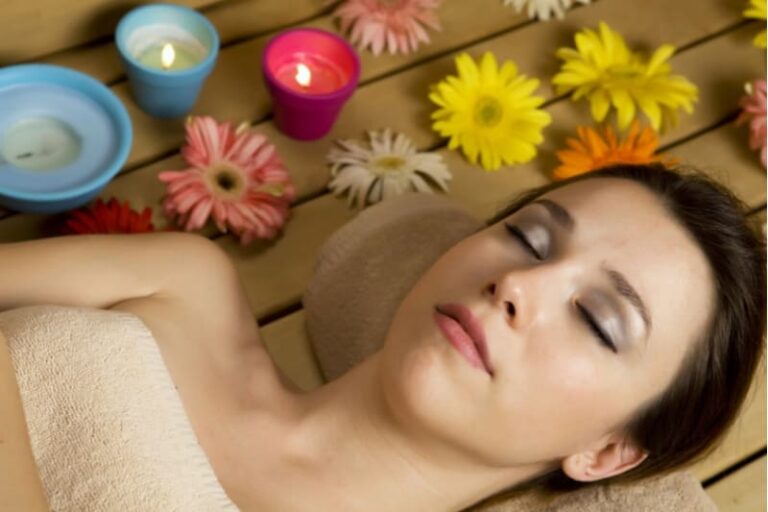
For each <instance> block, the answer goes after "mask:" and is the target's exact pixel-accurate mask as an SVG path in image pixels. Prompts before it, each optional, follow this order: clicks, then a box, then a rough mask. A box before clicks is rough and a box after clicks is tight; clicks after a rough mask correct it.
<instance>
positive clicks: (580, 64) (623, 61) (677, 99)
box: [552, 22, 698, 131]
mask: <svg viewBox="0 0 768 512" xmlns="http://www.w3.org/2000/svg"><path fill="white" fill-rule="evenodd" d="M575 41H576V48H575V49H574V48H560V49H558V50H557V52H556V55H557V57H558V58H560V59H562V60H564V61H565V62H564V63H563V66H562V68H561V69H560V72H559V73H558V74H557V75H555V77H554V78H553V79H552V83H553V84H554V85H555V86H556V88H557V93H558V94H564V93H570V92H573V99H574V101H575V100H578V99H579V98H581V97H586V98H588V99H589V102H590V104H591V108H592V117H593V118H594V119H595V121H597V122H602V121H604V120H605V118H606V116H607V115H608V111H609V110H610V108H611V106H613V107H614V108H615V109H616V113H617V116H618V124H619V128H620V129H622V130H626V129H627V127H628V126H629V125H630V123H631V122H632V120H633V119H634V118H635V114H636V111H637V109H638V108H639V109H640V110H642V111H643V112H644V113H645V115H646V117H647V118H648V119H649V120H650V122H651V126H653V128H654V129H655V130H656V131H664V130H666V129H667V128H668V127H671V126H674V125H675V124H677V109H679V108H682V109H683V110H685V111H686V112H687V113H689V114H690V113H691V112H693V103H694V102H695V101H697V100H698V88H697V87H696V86H695V85H694V84H692V83H691V82H689V81H688V80H687V79H686V78H685V77H683V76H680V75H671V74H670V71H671V68H670V65H669V64H668V63H667V62H666V61H667V60H669V58H670V57H672V54H673V53H674V52H675V48H674V47H673V46H672V45H668V44H665V45H662V46H661V47H659V48H658V49H657V50H656V51H655V52H654V53H653V55H652V56H651V58H650V59H648V60H646V59H644V58H643V56H642V55H640V54H639V53H635V52H632V51H631V50H630V49H629V48H628V47H627V44H626V42H625V41H624V39H623V38H622V37H621V35H620V34H618V33H617V32H614V31H613V30H611V28H610V27H608V25H606V24H605V23H604V22H600V33H599V34H598V33H597V32H595V31H594V30H591V29H584V30H583V31H581V32H578V33H577V34H576V37H575Z"/></svg>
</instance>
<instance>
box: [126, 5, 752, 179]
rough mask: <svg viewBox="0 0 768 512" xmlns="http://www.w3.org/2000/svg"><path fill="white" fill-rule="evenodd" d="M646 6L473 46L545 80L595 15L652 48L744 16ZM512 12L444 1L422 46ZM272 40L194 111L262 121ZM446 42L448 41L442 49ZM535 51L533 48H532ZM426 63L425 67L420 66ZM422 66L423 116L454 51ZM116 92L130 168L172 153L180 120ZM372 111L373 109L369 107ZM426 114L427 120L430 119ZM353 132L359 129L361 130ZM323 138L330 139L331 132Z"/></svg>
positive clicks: (235, 51) (366, 61) (511, 22)
mask: <svg viewBox="0 0 768 512" xmlns="http://www.w3.org/2000/svg"><path fill="white" fill-rule="evenodd" d="M645 4H646V5H648V4H654V5H648V6H647V7H644V8H642V9H640V10H639V11H638V13H637V16H634V17H632V18H631V19H630V18H629V17H627V16H626V4H625V3H624V2H621V1H619V0H602V1H600V2H597V3H596V4H594V5H590V6H587V7H584V8H581V9H577V10H575V11H574V12H573V13H571V15H570V16H568V17H567V18H566V19H565V20H564V21H563V22H550V23H532V24H527V25H525V26H524V27H523V28H521V29H520V30H516V31H513V32H511V33H509V34H506V37H503V36H502V37H497V38H494V39H493V41H489V42H488V43H483V44H479V45H476V46H475V47H473V50H474V52H475V53H477V52H480V51H482V50H484V49H486V48H493V49H494V51H496V53H497V55H498V56H499V57H500V58H513V59H515V60H516V61H517V62H518V64H519V65H520V68H521V70H522V71H523V72H525V73H527V74H529V75H532V76H538V77H541V78H548V77H551V76H552V74H553V73H554V72H555V71H556V70H557V67H558V65H559V64H558V62H557V60H556V59H555V58H553V54H554V51H555V49H556V48H557V47H558V46H560V45H561V44H572V34H573V31H575V30H577V29H578V28H580V27H581V26H582V25H584V24H596V20H598V19H608V20H611V23H612V24H613V25H614V28H616V29H618V30H620V31H622V32H623V33H625V34H626V37H627V39H628V41H630V42H634V43H636V44H638V45H643V44H645V45H651V46H656V45H658V44H660V43H662V42H669V43H671V44H675V45H684V44H687V43H690V42H691V41H693V40H697V39H699V38H701V37H704V36H705V35H707V34H710V33H711V31H712V30H716V29H719V28H722V27H723V26H728V25H729V24H732V23H735V22H737V21H738V20H740V19H741V14H740V13H739V12H738V10H734V9H730V8H725V7H724V6H723V5H722V2H717V1H715V0H708V1H706V2H702V3H701V6H700V8H697V9H696V10H694V11H691V10H690V9H689V8H687V6H686V5H685V4H684V3H680V2H674V3H672V4H669V3H668V2H664V1H662V0H652V1H649V2H645ZM449 7H450V8H449ZM661 9H664V11H665V16H664V17H663V18H661V19H659V17H658V16H657V15H656V14H655V13H658V12H659V10H661ZM512 12H513V11H511V10H510V9H508V8H505V7H504V6H503V4H501V3H500V2H498V1H497V0H476V1H475V2H451V3H446V4H445V11H444V12H443V23H444V25H445V28H444V31H443V33H442V34H438V36H439V37H437V36H436V39H435V42H434V43H433V44H431V45H428V46H425V47H424V50H423V51H424V52H437V51H445V50H446V49H450V48H456V47H457V46H456V45H458V46H459V47H460V46H461V45H463V44H467V43H468V42H470V41H473V40H475V39H477V38H478V37H480V36H482V35H484V34H487V33H489V32H493V31H494V30H497V29H498V27H504V26H506V27H514V26H516V25H517V24H518V23H519V20H520V17H519V15H512V14H511V13H512ZM481 14H482V15H481ZM689 18H691V19H689ZM681 19H688V22H687V23H682V24H681V23H680V20H681ZM473 20H476V21H473ZM481 21H482V22H481ZM308 26H315V27H320V28H325V29H328V30H334V23H333V21H332V20H331V19H330V18H329V17H324V18H321V19H319V20H317V21H314V22H312V23H309V24H308ZM650 27H653V30H649V28H650ZM268 39H269V36H264V37H259V38H256V39H253V40H250V41H247V42H245V43H242V44H238V45H234V46H232V47H229V48H226V49H224V50H223V51H222V52H221V53H220V56H219V61H218V62H217V65H216V68H215V70H214V72H213V73H212V75H211V76H210V77H209V79H208V81H207V82H206V84H205V86H204V88H203V91H202V94H201V97H200V100H199V101H198V104H197V105H196V107H195V109H194V113H198V114H213V115H215V116H216V117H218V118H219V119H229V120H233V121H238V122H239V121H243V120H251V121H253V120H258V119H261V118H263V117H264V116H265V115H267V114H268V113H269V111H270V109H271V103H270V99H269V96H268V94H267V91H266V89H265V87H264V85H263V83H262V78H261V71H260V69H261V64H260V55H261V51H262V49H263V46H264V45H265V43H266V41H267V40H268ZM441 41H444V42H446V43H447V44H449V46H447V47H445V46H439V44H440V42H441ZM531 48H535V49H536V50H535V51H530V49H531ZM425 55H428V53H421V52H420V53H417V54H415V55H410V56H398V57H394V58H387V57H378V58H377V57H373V56H372V55H371V54H370V53H369V52H364V53H363V54H362V60H363V70H362V79H363V80H370V79H372V78H375V77H377V76H381V75H382V74H384V73H389V72H392V71H395V70H396V69H398V67H402V66H406V65H408V64H410V63H413V62H417V61H419V60H420V59H423V58H424V56H425ZM756 58H757V57H756ZM393 66H394V67H393ZM421 68H424V69H423V70H421ZM417 69H419V70H421V71H419V72H417V74H416V75H410V74H409V75H408V76H409V77H411V78H413V77H416V78H417V82H416V83H415V84H407V85H409V86H410V87H409V88H406V89H402V88H401V89H399V90H398V92H397V93H399V94H400V95H401V96H398V98H399V101H398V106H399V107H400V104H401V103H403V101H404V100H405V99H406V97H407V98H408V99H410V100H411V101H418V102H419V106H420V110H419V114H421V115H424V113H425V110H427V113H428V111H429V109H431V107H430V106H429V104H428V102H427V101H426V91H427V87H428V85H429V84H430V83H432V82H434V81H436V79H437V78H439V77H441V76H444V75H445V74H447V73H451V72H453V59H452V57H451V56H449V57H445V58H442V59H439V60H437V61H432V62H430V63H429V65H428V66H420V67H419V68H417ZM545 89H546V91H545V94H546V95H549V87H545ZM113 91H114V92H115V93H116V94H117V96H118V97H119V98H120V99H121V100H123V102H124V103H125V105H126V107H127V109H128V111H129V114H130V116H131V119H132V121H133V125H134V134H135V140H134V145H133V150H132V151H131V154H130V156H129V158H128V162H127V164H126V165H127V167H129V168H131V167H134V166H136V165H137V164H141V163H145V162H148V161H150V160H152V159H153V158H156V157H157V156H158V155H161V154H165V153H167V152H168V151H171V150H173V149H174V148H176V147H177V146H178V145H179V144H181V143H182V142H183V126H182V123H180V122H178V121H167V120H166V121H161V120H157V119H154V118H152V117H150V116H148V115H146V114H144V113H143V112H142V111H141V110H140V109H139V108H138V107H137V106H136V105H135V103H134V101H133V99H132V98H131V96H130V91H129V86H128V84H125V83H121V84H118V85H116V86H114V87H113ZM401 91H407V92H408V93H409V94H407V96H406V95H402V92H401ZM361 92H362V90H360V91H358V94H360V93H361ZM389 94H390V95H391V94H392V92H391V91H390V93H389ZM379 98H381V96H379ZM356 104H359V102H356ZM388 107H389V103H388V102H383V101H380V100H377V101H373V102H371V103H369V104H367V105H366V106H365V108H362V109H360V110H358V111H355V107H354V106H353V104H350V105H348V106H347V108H346V109H345V114H346V115H345V116H343V118H342V121H343V120H344V119H347V120H355V119H356V118H357V117H358V116H364V117H365V121H366V123H365V124H364V125H363V126H370V120H371V119H376V117H375V116H376V115H378V114H379V112H378V111H379V110H386V109H387V108H388ZM402 107H403V108H408V105H402ZM371 109H375V110H376V111H375V112H370V110H371ZM389 110H390V113H389V114H390V117H391V116H392V112H391V109H389ZM354 114H357V116H354ZM353 116H354V117H353ZM401 117H404V116H401ZM426 119H427V120H428V116H427V118H426ZM427 120H425V121H424V123H426V122H427ZM356 131H359V128H358V129H357V130H356ZM340 133H341V128H339V129H337V130H335V134H340ZM331 136H332V135H329V137H331ZM323 140H324V141H325V142H327V140H328V137H327V138H326V139H323ZM321 142H322V141H321Z"/></svg>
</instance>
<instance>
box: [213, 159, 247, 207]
mask: <svg viewBox="0 0 768 512" xmlns="http://www.w3.org/2000/svg"><path fill="white" fill-rule="evenodd" d="M206 178H207V181H208V184H209V188H210V189H211V192H212V193H213V194H214V195H216V196H217V197H219V198H227V199H238V198H240V196H242V194H243V192H245V188H246V187H245V185H246V183H245V181H246V180H245V177H244V176H243V173H242V171H241V170H240V169H238V168H236V167H234V166H232V165H230V164H228V163H226V162H221V163H216V164H213V165H212V166H211V167H209V168H208V172H207V173H206Z"/></svg>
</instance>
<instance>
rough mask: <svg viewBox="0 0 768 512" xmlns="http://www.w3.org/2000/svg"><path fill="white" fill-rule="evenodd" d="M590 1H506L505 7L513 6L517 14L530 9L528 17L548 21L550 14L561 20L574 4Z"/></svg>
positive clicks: (588, 0)
mask: <svg viewBox="0 0 768 512" xmlns="http://www.w3.org/2000/svg"><path fill="white" fill-rule="evenodd" d="M589 2H590V0H504V5H512V6H514V7H515V9H516V10H517V12H522V10H523V9H524V8H526V7H527V8H528V9H527V11H528V17H529V18H531V19H533V18H539V19H540V20H544V21H546V20H548V19H549V16H550V14H552V13H554V14H555V16H557V17H558V18H559V19H563V17H565V11H566V10H567V9H569V8H570V7H571V5H572V4H574V3H580V4H584V5H586V4H588V3H589Z"/></svg>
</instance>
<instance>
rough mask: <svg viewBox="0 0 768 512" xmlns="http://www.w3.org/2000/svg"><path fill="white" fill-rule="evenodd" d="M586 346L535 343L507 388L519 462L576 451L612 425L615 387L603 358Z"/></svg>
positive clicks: (507, 422)
mask: <svg viewBox="0 0 768 512" xmlns="http://www.w3.org/2000/svg"><path fill="white" fill-rule="evenodd" d="M550 335H551V333H550ZM539 339H542V338H539ZM550 339H551V338H550ZM582 342H584V340H568V341H565V342H564V341H562V340H560V341H556V342H551V343H547V342H540V343H538V344H536V342H535V341H534V342H530V344H529V347H530V349H529V350H527V351H526V352H525V353H523V354H521V359H520V360H519V361H518V362H517V363H516V364H515V368H514V369H512V370H511V374H510V375H509V377H510V378H509V381H508V382H505V383H503V384H502V386H503V389H502V390H501V391H502V393H503V394H504V398H505V399H504V402H506V403H504V405H502V407H503V409H504V410H505V421H504V422H503V423H504V424H505V426H506V428H505V431H506V435H507V436H508V438H509V439H514V440H516V441H515V443H514V444H515V445H517V448H518V452H517V454H516V455H517V457H519V460H521V461H539V460H551V459H554V458H556V457H563V456H566V455H570V454H572V453H576V452H578V451H579V450H580V449H583V448H584V447H585V446H586V445H588V444H590V443H592V442H594V441H595V440H596V439H597V438H598V437H600V436H601V435H602V434H603V433H604V430H605V429H606V428H608V426H609V425H610V424H611V421H612V418H613V413H614V412H615V405H616V404H614V403H613V401H614V400H615V398H616V383H615V382H611V381H610V379H609V377H608V376H607V374H606V373H607V372H605V371H602V368H601V367H600V364H599V358H595V357H594V354H592V353H590V351H589V350H585V349H584V347H578V346H577V344H578V343H582ZM534 345H535V346H534Z"/></svg>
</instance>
